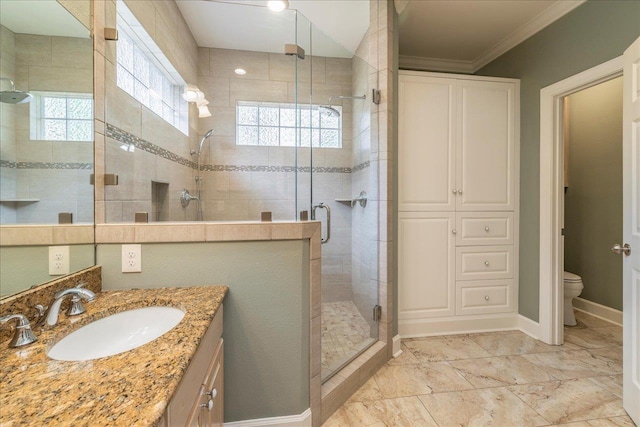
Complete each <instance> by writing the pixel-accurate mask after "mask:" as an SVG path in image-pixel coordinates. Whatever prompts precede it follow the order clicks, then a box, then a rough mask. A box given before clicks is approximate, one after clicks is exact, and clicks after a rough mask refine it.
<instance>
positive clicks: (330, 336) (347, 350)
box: [321, 301, 376, 379]
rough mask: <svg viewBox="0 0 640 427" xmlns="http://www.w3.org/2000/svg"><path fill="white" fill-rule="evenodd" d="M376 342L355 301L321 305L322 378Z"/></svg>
mask: <svg viewBox="0 0 640 427" xmlns="http://www.w3.org/2000/svg"><path fill="white" fill-rule="evenodd" d="M374 341H376V340H374V339H373V338H371V328H370V326H369V324H368V323H367V321H366V320H364V318H363V317H362V315H361V314H360V312H359V311H358V308H357V307H356V305H355V304H354V303H353V301H340V302H328V303H327V302H324V303H322V362H321V363H322V378H323V379H324V378H326V377H327V376H328V375H329V374H331V373H332V372H333V371H334V370H336V369H338V368H339V367H340V366H342V365H343V364H344V363H345V362H346V361H348V360H349V359H351V358H352V357H353V356H355V355H356V354H358V353H359V352H360V350H362V349H364V348H365V347H367V346H369V345H370V344H371V343H373V342H374Z"/></svg>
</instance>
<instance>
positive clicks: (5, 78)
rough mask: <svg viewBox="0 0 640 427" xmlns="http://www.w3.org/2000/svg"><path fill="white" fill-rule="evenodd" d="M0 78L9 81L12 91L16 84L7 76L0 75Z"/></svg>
mask: <svg viewBox="0 0 640 427" xmlns="http://www.w3.org/2000/svg"><path fill="white" fill-rule="evenodd" d="M0 80H4V81H6V82H9V83H11V90H12V91H14V90H16V84H15V83H14V82H13V80H11V79H10V78H8V77H0Z"/></svg>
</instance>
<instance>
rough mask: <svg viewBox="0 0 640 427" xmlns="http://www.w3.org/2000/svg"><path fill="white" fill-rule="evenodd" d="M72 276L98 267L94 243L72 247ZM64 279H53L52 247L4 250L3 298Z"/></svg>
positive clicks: (0, 268)
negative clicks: (38, 285) (93, 266)
mask: <svg viewBox="0 0 640 427" xmlns="http://www.w3.org/2000/svg"><path fill="white" fill-rule="evenodd" d="M69 259H70V261H71V263H70V264H69V271H70V272H71V273H73V272H76V271H79V270H82V269H83V268H87V267H90V266H92V265H94V264H95V250H94V247H93V243H92V244H89V245H69ZM60 277H61V276H50V275H49V246H2V247H0V296H6V295H13V294H15V293H16V292H19V291H24V290H25V289H29V288H30V287H31V286H33V285H37V284H41V283H46V282H50V281H51V280H56V279H59V278H60Z"/></svg>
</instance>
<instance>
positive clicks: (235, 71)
mask: <svg viewBox="0 0 640 427" xmlns="http://www.w3.org/2000/svg"><path fill="white" fill-rule="evenodd" d="M233 72H234V73H236V74H237V75H239V76H244V75H245V74H247V70H245V69H244V68H236V69H235V70H233Z"/></svg>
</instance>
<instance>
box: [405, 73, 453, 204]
mask: <svg viewBox="0 0 640 427" xmlns="http://www.w3.org/2000/svg"><path fill="white" fill-rule="evenodd" d="M455 86H456V81H455V79H448V78H440V77H427V76H415V75H408V74H401V75H400V77H399V89H398V90H399V95H398V102H399V105H398V111H399V114H398V117H399V127H398V140H399V143H398V180H399V183H398V210H400V211H452V210H454V209H455V195H454V194H453V193H452V190H453V188H454V180H455V170H454V169H455V160H454V158H455V155H456V154H455V125H456V119H455V114H456V111H455V96H454V95H455Z"/></svg>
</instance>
